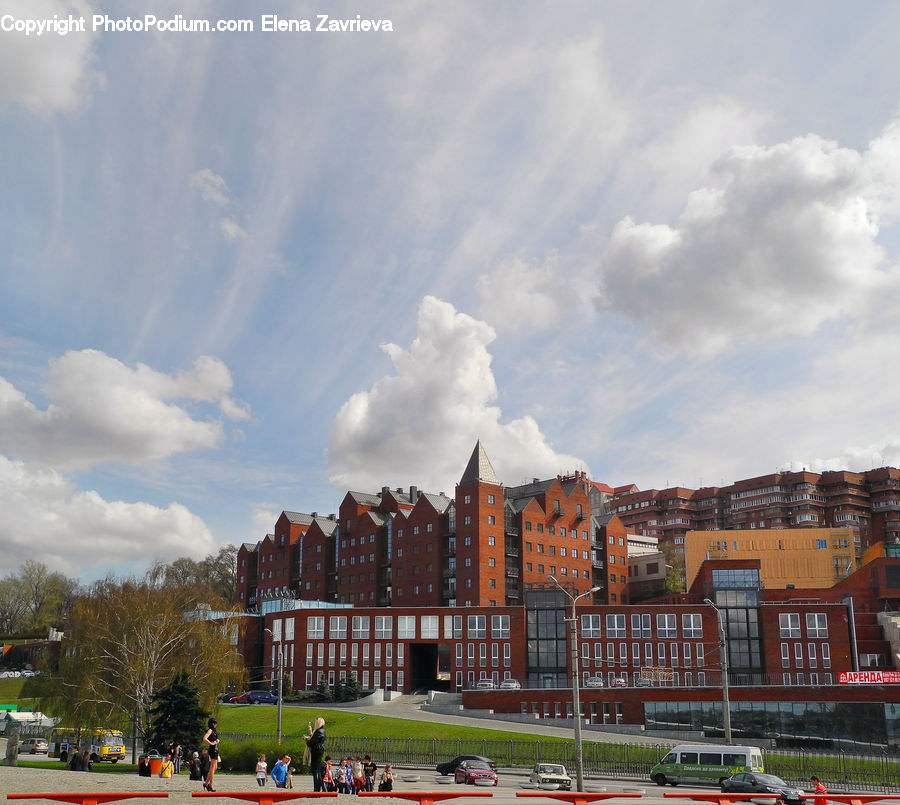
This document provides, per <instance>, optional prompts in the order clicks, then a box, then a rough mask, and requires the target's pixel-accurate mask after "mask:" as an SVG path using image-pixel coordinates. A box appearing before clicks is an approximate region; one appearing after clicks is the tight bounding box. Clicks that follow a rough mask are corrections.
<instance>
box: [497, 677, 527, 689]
mask: <svg viewBox="0 0 900 805" xmlns="http://www.w3.org/2000/svg"><path fill="white" fill-rule="evenodd" d="M521 688H522V685H521V684H520V683H519V680H518V679H504V680H503V681H502V682H501V683H500V690H520V689H521Z"/></svg>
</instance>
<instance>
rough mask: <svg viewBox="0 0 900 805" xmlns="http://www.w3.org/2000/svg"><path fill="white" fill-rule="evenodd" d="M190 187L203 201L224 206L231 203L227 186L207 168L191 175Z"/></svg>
mask: <svg viewBox="0 0 900 805" xmlns="http://www.w3.org/2000/svg"><path fill="white" fill-rule="evenodd" d="M191 187H193V188H195V189H196V190H198V191H199V192H200V195H201V196H203V198H204V200H205V201H211V202H212V203H213V204H219V205H221V206H225V205H226V204H230V203H231V193H230V192H229V190H228V184H227V183H226V182H225V180H224V179H223V178H222V177H221V176H219V174H218V173H216V172H215V171H212V170H210V169H209V168H203V169H202V170H198V171H195V172H194V173H192V174H191Z"/></svg>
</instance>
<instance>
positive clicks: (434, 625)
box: [422, 615, 441, 640]
mask: <svg viewBox="0 0 900 805" xmlns="http://www.w3.org/2000/svg"><path fill="white" fill-rule="evenodd" d="M440 636H441V634H440V616H439V615H423V616H422V639H423V640H437V639H438V638H439V637H440Z"/></svg>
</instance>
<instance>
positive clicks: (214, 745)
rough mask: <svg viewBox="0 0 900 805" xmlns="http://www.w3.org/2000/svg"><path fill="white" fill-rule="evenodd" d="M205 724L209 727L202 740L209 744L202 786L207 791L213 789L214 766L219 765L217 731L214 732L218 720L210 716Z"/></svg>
mask: <svg viewBox="0 0 900 805" xmlns="http://www.w3.org/2000/svg"><path fill="white" fill-rule="evenodd" d="M207 725H208V726H209V729H208V730H207V731H206V735H204V736H203V740H204V741H205V742H206V743H208V744H209V774H207V775H206V780H205V781H204V783H203V787H204V788H205V789H206V790H207V791H215V790H216V789H215V788H213V778H214V777H215V776H216V768H217V767H218V765H219V733H218V732H216V727H217V726H218V725H219V722H218V721H216V720H215V719H214V718H211V719H210V720H209V721H208V722H207Z"/></svg>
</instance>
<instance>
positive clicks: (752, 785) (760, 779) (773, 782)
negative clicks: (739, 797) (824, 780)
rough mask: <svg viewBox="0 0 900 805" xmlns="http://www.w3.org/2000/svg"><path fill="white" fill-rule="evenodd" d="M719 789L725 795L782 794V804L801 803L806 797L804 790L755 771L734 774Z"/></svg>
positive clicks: (773, 776) (770, 775)
mask: <svg viewBox="0 0 900 805" xmlns="http://www.w3.org/2000/svg"><path fill="white" fill-rule="evenodd" d="M719 787H720V788H721V789H722V792H723V793H725V794H781V800H782V802H793V803H800V802H802V801H803V797H804V794H803V790H802V789H800V788H797V787H795V786H792V785H788V784H787V783H786V782H785V781H784V780H782V779H781V778H780V777H776V776H775V775H774V774H763V773H761V772H755V771H752V772H750V771H742V772H739V773H738V774H732V775H731V777H728V778H727V779H725V780H722V782H721V784H720V786H719Z"/></svg>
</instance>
